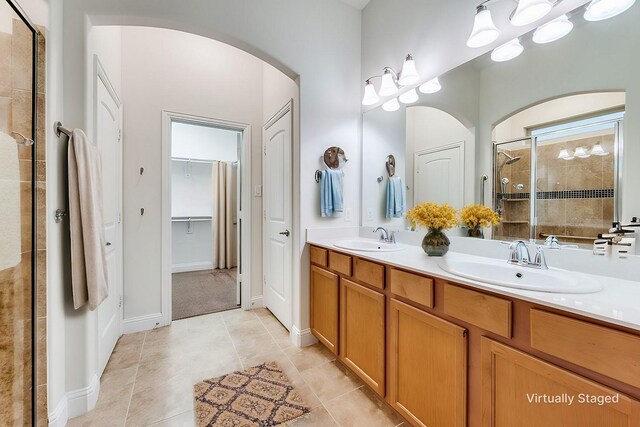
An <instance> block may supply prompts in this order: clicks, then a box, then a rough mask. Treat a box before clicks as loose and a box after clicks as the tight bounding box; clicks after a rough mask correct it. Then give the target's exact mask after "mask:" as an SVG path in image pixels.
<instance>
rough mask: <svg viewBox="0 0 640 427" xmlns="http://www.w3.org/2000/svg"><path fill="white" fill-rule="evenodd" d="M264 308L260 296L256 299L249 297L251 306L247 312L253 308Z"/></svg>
mask: <svg viewBox="0 0 640 427" xmlns="http://www.w3.org/2000/svg"><path fill="white" fill-rule="evenodd" d="M261 307H264V302H263V300H262V295H260V296H257V297H251V305H250V306H249V310H251V309H254V308H261Z"/></svg>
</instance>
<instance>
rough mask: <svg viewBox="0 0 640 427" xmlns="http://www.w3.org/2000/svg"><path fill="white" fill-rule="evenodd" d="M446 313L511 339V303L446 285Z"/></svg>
mask: <svg viewBox="0 0 640 427" xmlns="http://www.w3.org/2000/svg"><path fill="white" fill-rule="evenodd" d="M444 312H445V314H448V315H449V316H453V317H456V318H458V319H460V320H463V321H465V322H468V323H471V324H472V325H476V326H478V327H480V328H482V329H485V330H487V331H489V332H493V333H495V334H498V335H501V336H503V337H507V338H511V301H508V300H505V299H502V298H497V297H493V296H490V295H486V294H483V293H481V292H476V291H473V290H471V289H466V288H461V287H459V286H454V285H450V284H446V285H445V286H444Z"/></svg>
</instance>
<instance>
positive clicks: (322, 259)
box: [311, 246, 329, 267]
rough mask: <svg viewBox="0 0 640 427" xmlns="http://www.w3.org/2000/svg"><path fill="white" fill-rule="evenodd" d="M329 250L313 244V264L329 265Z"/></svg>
mask: <svg viewBox="0 0 640 427" xmlns="http://www.w3.org/2000/svg"><path fill="white" fill-rule="evenodd" d="M328 253H329V251H328V250H326V249H323V248H319V247H317V246H311V262H312V263H313V264H317V265H321V266H322V267H326V266H327V254H328Z"/></svg>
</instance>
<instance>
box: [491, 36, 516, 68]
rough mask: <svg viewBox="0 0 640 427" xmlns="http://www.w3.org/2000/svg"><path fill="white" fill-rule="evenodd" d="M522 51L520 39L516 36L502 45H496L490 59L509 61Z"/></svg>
mask: <svg viewBox="0 0 640 427" xmlns="http://www.w3.org/2000/svg"><path fill="white" fill-rule="evenodd" d="M523 51H524V47H522V45H521V44H520V39H518V38H517V37H516V38H515V39H513V40H511V41H509V42H507V43H505V44H503V45H502V46H498V47H497V48H495V49H493V52H491V59H492V60H493V61H495V62H505V61H510V60H512V59H513V58H516V57H518V56H520V54H521V53H522V52H523Z"/></svg>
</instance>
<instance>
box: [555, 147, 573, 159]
mask: <svg viewBox="0 0 640 427" xmlns="http://www.w3.org/2000/svg"><path fill="white" fill-rule="evenodd" d="M558 158H559V159H563V160H573V156H572V155H571V154H569V151H568V150H567V149H566V148H564V149H562V150H560V154H558Z"/></svg>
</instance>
